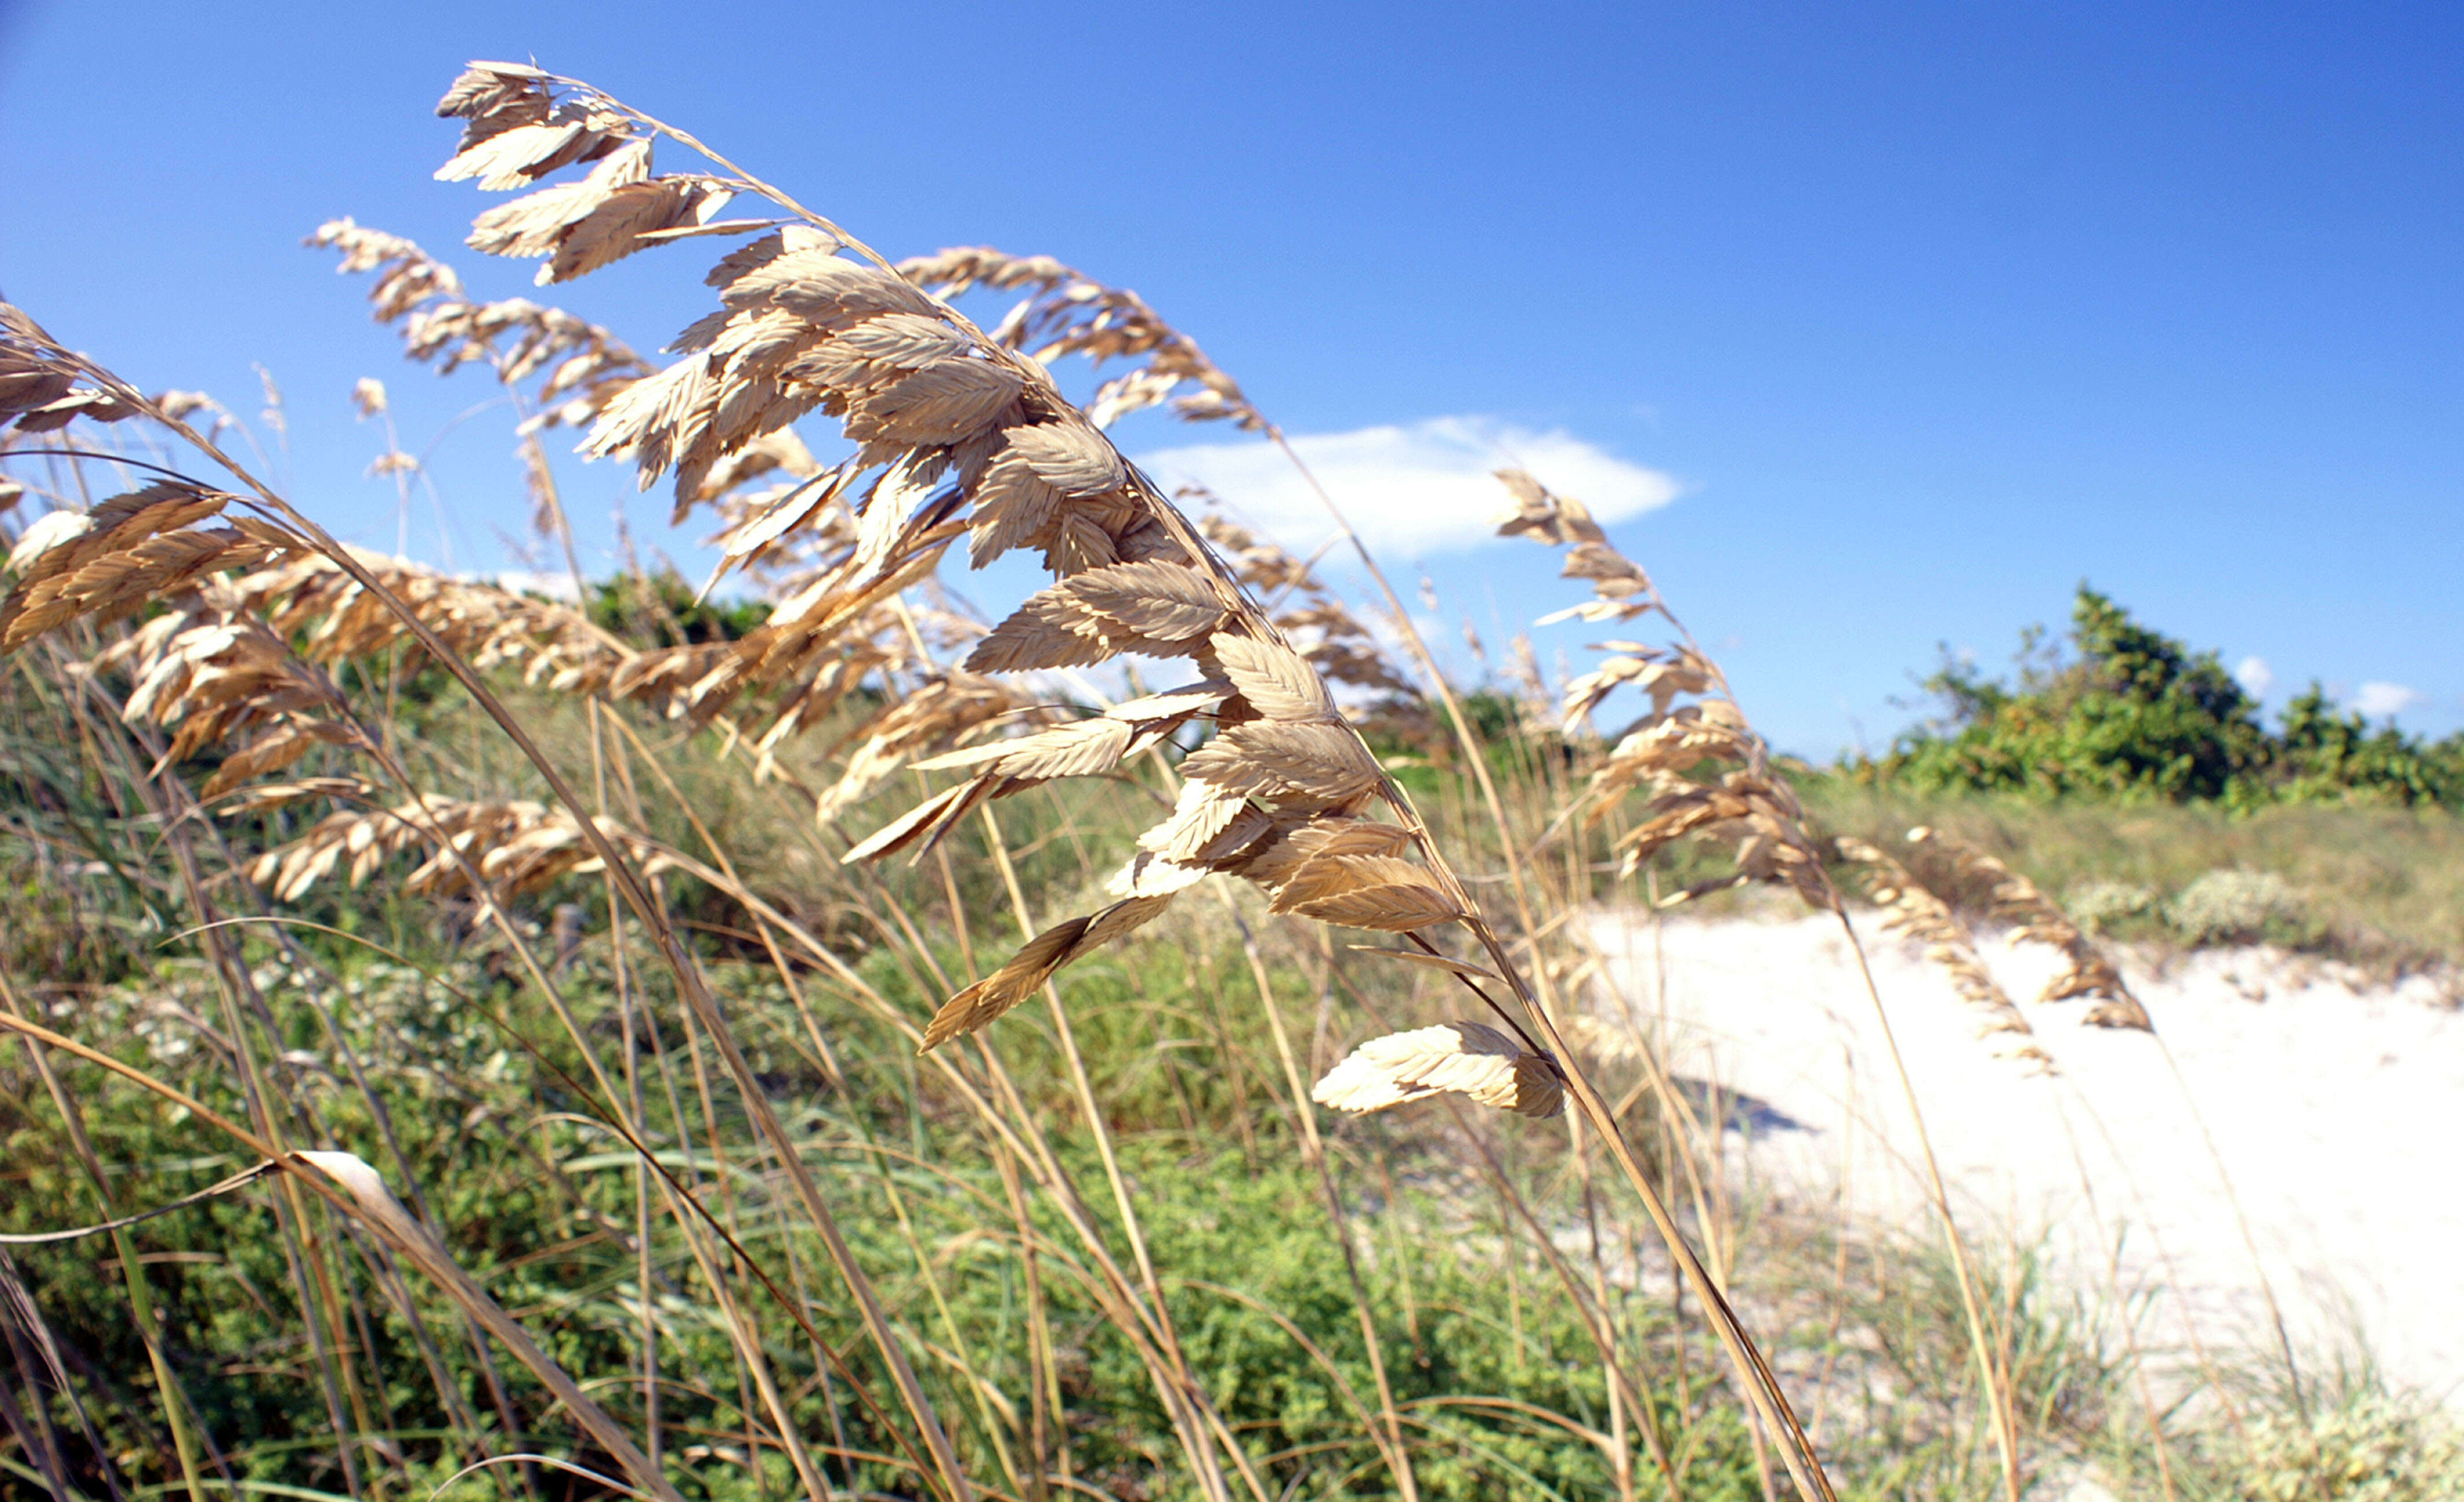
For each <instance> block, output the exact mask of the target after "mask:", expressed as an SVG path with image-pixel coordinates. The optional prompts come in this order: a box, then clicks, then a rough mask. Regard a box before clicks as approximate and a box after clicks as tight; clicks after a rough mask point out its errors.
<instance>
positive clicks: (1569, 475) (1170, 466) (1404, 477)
mask: <svg viewBox="0 0 2464 1502" xmlns="http://www.w3.org/2000/svg"><path fill="white" fill-rule="evenodd" d="M1291 442H1292V447H1293V448H1294V449H1295V450H1297V451H1299V453H1300V455H1301V457H1302V458H1303V459H1306V460H1307V461H1308V462H1309V469H1310V470H1311V471H1313V472H1314V473H1315V474H1316V475H1317V477H1318V480H1319V482H1320V483H1322V484H1324V485H1325V486H1326V488H1327V492H1328V494H1330V495H1331V496H1332V497H1334V502H1335V504H1336V505H1338V506H1340V507H1342V508H1343V514H1344V516H1345V517H1346V518H1348V519H1350V520H1351V522H1352V524H1353V527H1354V528H1356V529H1357V530H1358V531H1359V533H1360V535H1361V538H1362V540H1363V541H1367V542H1368V544H1369V547H1370V550H1371V551H1372V552H1375V553H1380V554H1390V555H1394V556H1397V557H1403V558H1418V557H1421V556H1423V555H1426V554H1429V553H1438V552H1447V551H1453V550H1456V549H1460V548H1465V547H1471V546H1474V545H1476V544H1478V543H1480V542H1481V541H1485V540H1486V539H1487V538H1488V537H1489V536H1490V535H1491V533H1492V532H1493V531H1494V530H1495V529H1494V526H1493V524H1492V523H1491V522H1490V520H1489V519H1490V518H1491V517H1493V516H1495V515H1496V514H1497V513H1498V512H1499V511H1501V510H1503V509H1505V506H1506V504H1507V496H1506V491H1505V488H1504V487H1503V486H1501V485H1499V484H1498V483H1497V481H1496V480H1494V479H1492V478H1490V477H1489V472H1490V471H1491V470H1496V469H1505V468H1514V467H1520V468H1522V469H1527V470H1529V471H1530V472H1531V473H1532V474H1533V475H1535V476H1537V477H1538V478H1539V480H1540V482H1541V483H1542V484H1544V485H1547V486H1548V487H1549V488H1550V489H1551V490H1554V491H1556V492H1558V493H1559V494H1561V495H1566V496H1572V497H1574V498H1575V499H1577V500H1580V501H1581V502H1582V503H1583V504H1584V505H1586V506H1589V507H1590V508H1591V509H1592V515H1593V516H1595V518H1597V519H1600V520H1601V521H1604V522H1614V521H1620V520H1623V519H1626V518H1629V517H1637V516H1640V515H1641V514H1642V513H1644V512H1646V511H1650V510H1652V509H1653V508H1655V507H1659V506H1664V505H1666V504H1668V503H1669V502H1670V501H1672V500H1674V499H1676V498H1677V493H1678V488H1679V487H1678V484H1677V481H1676V480H1674V479H1673V478H1671V477H1670V476H1668V475H1664V474H1661V472H1660V471H1658V470H1650V469H1645V468H1643V467H1642V466H1641V465H1639V464H1636V463H1633V462H1631V461H1629V460H1626V459H1621V458H1618V457H1617V455H1616V454H1613V453H1609V452H1607V451H1606V450H1604V449H1600V448H1598V447H1596V446H1595V445H1593V444H1589V443H1586V442H1584V441H1583V440H1582V439H1580V438H1577V437H1575V436H1574V435H1573V433H1570V432H1568V431H1565V430H1564V429H1562V428H1552V429H1550V430H1549V431H1546V432H1540V431H1533V430H1531V429H1529V428H1517V427H1514V426H1511V425H1508V424H1502V423H1496V422H1492V421H1490V420H1488V419H1486V418H1482V417H1432V418H1428V419H1426V420H1424V421H1421V422H1417V423H1412V424H1409V425H1408V426H1395V427H1382V428H1362V429H1358V430H1356V431H1352V432H1331V433H1313V434H1310V435H1308V436H1305V437H1296V438H1294V439H1292V441H1291ZM1138 462H1139V463H1140V464H1141V465H1143V466H1145V467H1146V469H1147V471H1148V473H1150V474H1152V475H1155V478H1156V479H1158V480H1160V481H1162V482H1163V485H1164V488H1165V489H1166V490H1167V491H1169V490H1172V489H1175V488H1177V487H1178V486H1180V485H1184V484H1189V483H1196V484H1199V485H1203V486H1205V487H1206V488H1207V489H1208V490H1211V491H1213V492H1214V493H1215V494H1216V495H1217V496H1219V497H1222V499H1223V503H1224V505H1225V507H1226V508H1227V509H1229V510H1230V511H1231V512H1232V513H1233V514H1235V515H1236V516H1237V517H1239V518H1240V519H1242V520H1243V521H1244V522H1246V523H1248V524H1249V525H1251V526H1254V527H1256V528H1257V529H1258V530H1259V531H1261V532H1263V533H1265V535H1267V536H1269V537H1271V538H1273V539H1274V540H1275V541H1278V542H1280V543H1282V544H1283V545H1284V546H1285V547H1287V548H1290V549H1292V550H1294V551H1296V552H1302V551H1307V550H1308V549H1309V548H1310V547H1311V546H1313V545H1314V544H1316V543H1317V542H1319V541H1324V540H1325V539H1326V538H1327V537H1329V536H1331V534H1332V533H1333V531H1334V523H1333V522H1332V521H1331V519H1329V518H1328V516H1327V512H1326V507H1325V505H1324V504H1323V503H1321V502H1320V501H1319V500H1318V498H1317V496H1316V494H1315V493H1314V492H1313V491H1311V490H1310V489H1309V482H1308V481H1306V480H1304V479H1302V478H1301V475H1300V472H1299V471H1298V470H1297V469H1295V468H1294V467H1293V465H1292V463H1291V461H1290V460H1289V459H1287V458H1285V457H1284V455H1283V454H1282V453H1279V452H1278V451H1277V450H1276V449H1275V447H1274V446H1273V445H1272V444H1269V443H1261V442H1256V441H1249V442H1237V443H1199V444H1189V445H1186V446H1183V447H1181V448H1176V449H1158V450H1155V451H1154V452H1153V453H1143V454H1140V455H1138Z"/></svg>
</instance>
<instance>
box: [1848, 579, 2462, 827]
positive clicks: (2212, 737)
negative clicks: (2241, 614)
mask: <svg viewBox="0 0 2464 1502" xmlns="http://www.w3.org/2000/svg"><path fill="white" fill-rule="evenodd" d="M2067 641H2068V645H2069V651H2068V652H2063V651H2062V650H2060V649H2059V648H2058V647H2049V646H2048V644H2047V642H2046V640H2045V633H2044V632H2043V630H2041V629H2035V630H2030V631H2029V632H2027V633H2026V634H2025V636H2024V638H2023V643H2022V646H2021V650H2020V652H2019V657H2018V664H2019V672H2018V676H2017V680H2016V681H2015V682H2012V681H2007V680H2005V679H2002V678H1998V677H1994V676H1991V675H1988V674H1986V673H1984V672H1983V671H1982V670H1980V669H1978V668H1977V667H1975V666H1974V665H1973V664H1970V663H1967V662H1962V661H1959V660H1956V659H1950V660H1946V662H1945V663H1944V664H1943V666H1942V667H1941V668H1940V669H1939V670H1938V671H1936V672H1935V673H1934V674H1933V675H1932V676H1930V677H1928V678H1926V679H1925V689H1926V690H1927V692H1928V693H1930V694H1931V695H1933V696H1935V697H1936V698H1937V699H1938V700H1939V701H1940V703H1941V704H1942V705H1943V709H1944V713H1943V714H1942V716H1941V717H1940V718H1938V719H1936V720H1935V721H1933V722H1932V723H1930V724H1928V725H1925V726H1922V727H1920V728H1918V729H1916V730H1913V731H1911V732H1909V733H1908V734H1906V735H1905V736H1903V737H1902V738H1901V739H1900V740H1899V741H1898V743H1897V744H1895V745H1894V746H1893V747H1892V749H1891V751H1890V752H1889V753H1888V754H1887V755H1885V756H1883V757H1881V758H1879V759H1875V760H1872V761H1869V762H1859V763H1852V764H1851V765H1850V767H1849V768H1848V770H1849V772H1850V775H1852V776H1853V777H1855V778H1857V779H1859V780H1860V781H1864V782H1868V783H1871V784H1877V785H1881V786H1895V787H1901V788H1905V789H1908V790H1910V791H1914V792H1920V793H1924V792H1944V791H1951V790H1959V791H1989V792H2013V793H2022V794H2026V795H2030V796H2034V797H2041V798H2105V799H2119V800H2126V801H2142V802H2145V801H2164V802H2173V803H2216V804H2222V805H2225V806H2231V807H2243V808H2247V807H2256V806H2263V805H2267V804H2274V803H2320V802H2359V803H2384V804H2402V805H2440V806H2447V807H2455V806H2459V805H2464V734H2458V735H2454V736H2450V737H2448V738H2447V739H2446V740H2440V741H2437V742H2425V741H2423V740H2420V739H2418V738H2416V737H2412V736H2408V735H2406V734H2405V733H2404V732H2402V731H2401V730H2399V729H2397V728H2396V726H2395V725H2394V724H2392V723H2388V724H2384V725H2381V726H2378V727H2376V728H2372V727H2371V726H2370V725H2369V724H2368V723H2367V721H2366V720H2365V718H2364V717H2363V716H2362V715H2361V714H2359V713H2358V712H2350V713H2346V712H2340V711H2339V710H2338V709H2337V708H2336V706H2335V705H2334V704H2333V703H2331V702H2330V701H2329V700H2328V698H2327V696H2326V694H2325V692H2324V690H2322V689H2321V687H2320V686H2318V685H2317V684H2313V685H2311V687H2310V688H2309V689H2307V690H2306V691H2305V692H2303V693H2302V694H2301V695H2299V696H2298V697H2296V698H2295V699H2294V700H2293V701H2292V702H2291V703H2290V704H2288V705H2287V706H2286V707H2285V710H2284V713H2283V715H2282V717H2281V719H2280V723H2279V724H2278V725H2277V728H2276V729H2274V730H2270V729H2268V728H2267V727H2266V726H2265V725H2264V724H2262V723H2261V720H2260V717H2259V712H2258V705H2257V703H2256V701H2255V700H2254V699H2253V698H2252V697H2251V696H2250V695H2249V694H2248V693H2247V692H2246V691H2245V690H2244V689H2243V688H2242V686H2241V685H2240V684H2239V683H2237V682H2235V681H2234V679H2233V675H2232V674H2229V673H2227V672H2226V671H2225V668H2224V665H2223V664H2222V663H2221V662H2220V661H2218V660H2217V656H2216V654H2215V653H2214V652H2192V651H2191V650H2190V649H2189V647H2187V646H2185V645H2184V644H2183V643H2181V642H2179V641H2176V640H2174V639H2173V638H2171V637H2168V636H2166V635H2164V634H2163V633H2161V632H2159V631H2157V630H2153V629H2151V628H2149V627H2147V626H2145V625H2143V624H2142V623H2140V622H2139V621H2138V620H2136V619H2135V618H2133V617H2132V615H2131V614H2130V612H2129V611H2128V610H2126V609H2124V608H2123V607H2122V606H2120V605H2118V604H2116V603H2115V602H2114V601H2112V600H2111V599H2109V598H2107V597H2106V596H2104V595H2102V594H2099V593H2098V592H2097V591H2095V590H2093V589H2091V588H2088V587H2087V586H2086V585H2080V586H2079V596H2078V599H2077V601H2076V602H2075V604H2074V605H2073V607H2072V611H2071V629H2070V631H2069V633H2068V636H2067Z"/></svg>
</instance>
